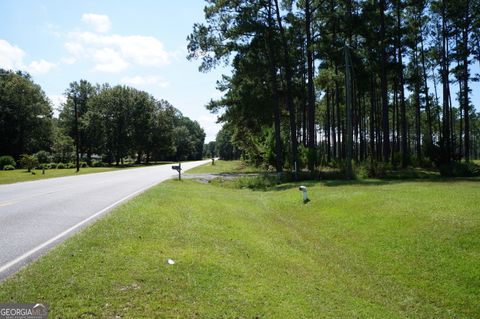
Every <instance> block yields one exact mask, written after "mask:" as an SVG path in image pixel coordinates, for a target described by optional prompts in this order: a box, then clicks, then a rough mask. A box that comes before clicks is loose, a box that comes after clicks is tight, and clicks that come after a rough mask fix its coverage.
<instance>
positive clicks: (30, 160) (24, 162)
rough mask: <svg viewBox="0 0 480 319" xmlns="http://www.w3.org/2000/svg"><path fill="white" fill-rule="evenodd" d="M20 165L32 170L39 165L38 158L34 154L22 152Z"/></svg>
mask: <svg viewBox="0 0 480 319" xmlns="http://www.w3.org/2000/svg"><path fill="white" fill-rule="evenodd" d="M20 165H21V166H22V167H23V168H26V169H27V170H28V171H29V172H30V171H31V170H32V168H34V167H36V166H38V159H37V158H36V157H35V156H33V155H28V154H22V155H20Z"/></svg>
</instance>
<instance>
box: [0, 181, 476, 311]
mask: <svg viewBox="0 0 480 319" xmlns="http://www.w3.org/2000/svg"><path fill="white" fill-rule="evenodd" d="M226 183H227V184H226ZM228 183H230V184H228ZM234 183H235V182H234V181H231V182H228V181H225V182H223V183H214V182H212V183H209V184H205V183H199V182H197V181H195V180H189V181H187V180H184V181H169V182H167V183H162V184H160V185H158V186H156V187H154V188H153V189H151V190H149V191H147V192H146V193H144V194H143V195H141V196H139V197H137V198H136V199H134V200H132V201H130V202H128V203H126V204H125V205H122V206H121V207H119V208H117V209H115V210H114V211H113V212H111V213H110V214H108V215H107V216H106V217H105V218H103V219H102V220H100V221H98V222H97V223H95V224H94V225H92V226H90V227H89V228H87V229H86V230H84V231H82V232H81V233H79V234H77V235H75V236H74V237H73V238H71V239H69V240H67V241H66V242H65V243H63V244H61V245H60V246H59V247H57V248H56V249H54V250H53V251H51V252H50V253H48V254H47V255H46V256H44V257H43V258H41V259H40V260H39V261H38V262H36V263H33V264H31V265H29V266H28V267H26V268H25V269H23V270H21V271H20V272H19V273H17V274H15V275H13V276H12V277H11V278H9V279H7V280H6V281H5V282H3V283H2V284H0V300H4V301H9V302H23V301H25V300H34V301H35V302H44V303H46V304H49V306H50V311H51V317H52V318H56V317H62V318H79V317H116V316H118V317H125V318H139V317H143V318H152V317H181V318H220V317H226V318H233V317H245V318H255V317H258V318H318V317H322V318H346V317H359V318H407V317H410V318H432V317H433V318H476V317H479V316H480V305H479V303H478V299H479V298H480V281H479V278H480V268H479V267H478V264H479V263H480V239H479V236H478V234H479V232H480V218H479V215H478V214H479V211H478V205H479V204H480V203H479V198H480V187H479V186H480V180H479V179H478V178H472V179H449V180H445V179H442V180H436V181H429V180H420V181H403V180H402V181H398V180H360V181H339V180H333V181H324V182H315V183H314V182H306V183H304V184H305V185H306V186H307V187H308V192H309V196H310V198H311V202H309V203H308V204H303V203H302V200H301V193H300V192H299V191H298V186H299V184H297V183H286V184H280V185H272V186H271V187H261V188H253V189H242V188H241V187H239V186H240V185H237V186H235V184H234ZM225 186H228V187H225ZM168 259H172V260H173V261H174V262H175V263H174V264H173V265H170V264H168V262H167V261H168Z"/></svg>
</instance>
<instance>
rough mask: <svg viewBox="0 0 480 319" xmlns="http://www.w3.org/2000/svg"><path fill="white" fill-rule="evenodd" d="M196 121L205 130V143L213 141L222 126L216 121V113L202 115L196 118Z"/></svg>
mask: <svg viewBox="0 0 480 319" xmlns="http://www.w3.org/2000/svg"><path fill="white" fill-rule="evenodd" d="M197 122H198V123H199V124H200V126H201V127H202V128H203V130H204V131H205V134H206V137H205V143H208V142H211V141H215V138H216V137H217V133H218V131H220V129H221V128H222V124H218V123H217V115H214V114H210V115H202V116H200V117H199V118H198V119H197Z"/></svg>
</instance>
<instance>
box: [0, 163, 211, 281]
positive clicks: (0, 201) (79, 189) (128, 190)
mask: <svg viewBox="0 0 480 319" xmlns="http://www.w3.org/2000/svg"><path fill="white" fill-rule="evenodd" d="M208 162H210V160H205V161H197V162H188V163H182V169H183V170H187V169H190V168H193V167H195V166H199V165H201V164H205V163H208ZM171 166H172V165H160V166H151V167H143V168H134V169H126V170H120V171H113V172H105V173H95V174H86V175H79V176H69V177H60V178H52V179H45V180H40V181H34V182H23V183H16V184H9V185H0V280H2V279H4V278H5V277H7V276H8V275H9V274H11V273H13V272H15V271H17V270H18V269H20V268H21V267H23V266H24V265H26V264H27V263H28V262H30V261H32V260H34V259H36V258H38V256H40V255H41V254H42V253H44V252H46V251H47V250H48V249H50V248H52V247H53V246H55V245H57V244H58V243H60V242H62V241H63V240H65V239H66V238H68V237H69V236H71V235H72V234H73V233H75V232H76V231H78V230H80V229H81V228H82V227H84V226H85V225H88V224H89V223H91V222H92V221H94V220H95V219H96V218H98V217H100V216H101V215H102V214H104V213H105V212H107V211H109V210H110V209H111V208H113V207H115V206H116V205H118V204H120V203H122V202H124V201H126V200H128V199H130V198H132V197H134V196H136V195H138V194H140V193H141V192H142V191H144V190H146V189H148V188H150V187H152V186H153V185H156V184H158V183H160V182H162V181H164V180H167V179H170V178H172V177H175V176H178V174H177V173H176V171H174V170H172V168H171Z"/></svg>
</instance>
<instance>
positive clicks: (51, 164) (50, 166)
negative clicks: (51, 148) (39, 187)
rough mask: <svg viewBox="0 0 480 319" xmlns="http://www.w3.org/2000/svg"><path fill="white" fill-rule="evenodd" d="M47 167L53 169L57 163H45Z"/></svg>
mask: <svg viewBox="0 0 480 319" xmlns="http://www.w3.org/2000/svg"><path fill="white" fill-rule="evenodd" d="M47 167H48V169H55V168H57V163H50V164H47Z"/></svg>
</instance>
